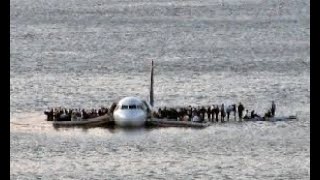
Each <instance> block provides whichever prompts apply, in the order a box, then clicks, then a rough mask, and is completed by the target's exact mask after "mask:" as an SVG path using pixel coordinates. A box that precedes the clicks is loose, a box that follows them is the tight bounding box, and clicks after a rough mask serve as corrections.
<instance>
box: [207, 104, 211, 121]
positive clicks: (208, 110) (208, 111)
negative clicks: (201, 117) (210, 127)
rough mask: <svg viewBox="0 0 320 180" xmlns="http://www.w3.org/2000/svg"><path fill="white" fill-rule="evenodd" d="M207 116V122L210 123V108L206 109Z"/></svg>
mask: <svg viewBox="0 0 320 180" xmlns="http://www.w3.org/2000/svg"><path fill="white" fill-rule="evenodd" d="M207 115H208V121H210V119H211V110H210V107H208V109H207Z"/></svg>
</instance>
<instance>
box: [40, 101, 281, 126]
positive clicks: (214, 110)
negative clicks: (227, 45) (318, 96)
mask: <svg viewBox="0 0 320 180" xmlns="http://www.w3.org/2000/svg"><path fill="white" fill-rule="evenodd" d="M115 106H116V104H115V103H113V104H112V106H111V107H110V110H109V109H108V108H104V107H101V108H100V109H98V110H97V109H91V110H85V109H82V110H81V109H66V108H51V109H50V110H47V111H45V112H44V114H46V115H47V120H48V121H78V120H82V119H90V118H95V117H98V116H102V115H105V114H107V113H111V114H112V112H113V110H114V108H115ZM245 110H246V113H245V115H243V112H244V111H245ZM275 111H276V105H275V103H274V101H272V105H271V108H270V109H269V110H268V111H267V112H266V113H265V114H264V116H263V117H261V116H260V115H258V114H256V113H255V111H254V110H252V111H251V112H250V114H249V110H248V109H245V107H244V106H243V104H242V103H241V102H240V103H239V105H238V106H237V105H236V104H232V105H229V106H228V107H225V105H224V104H221V105H220V106H219V105H217V104H215V105H212V106H207V107H205V106H202V107H200V106H198V107H193V106H188V107H177V108H173V107H170V108H167V107H164V108H159V109H158V111H155V112H153V117H156V118H159V119H175V120H178V121H193V122H203V121H205V120H207V121H209V122H219V119H220V122H225V121H229V119H230V116H231V115H233V117H234V119H235V120H236V119H237V113H238V119H239V120H240V121H241V120H243V119H244V120H245V119H251V118H268V117H274V115H275ZM219 117H220V118H219Z"/></svg>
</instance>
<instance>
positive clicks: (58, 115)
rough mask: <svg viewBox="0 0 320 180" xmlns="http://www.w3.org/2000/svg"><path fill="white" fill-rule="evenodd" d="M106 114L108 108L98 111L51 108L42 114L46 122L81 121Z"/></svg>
mask: <svg viewBox="0 0 320 180" xmlns="http://www.w3.org/2000/svg"><path fill="white" fill-rule="evenodd" d="M107 113H108V108H104V107H101V108H100V109H98V110H97V109H91V110H85V109H82V110H81V109H66V108H51V109H50V110H47V111H45V112H44V114H45V115H47V120H48V121H79V120H82V119H90V118H95V117H98V116H102V115H105V114H107Z"/></svg>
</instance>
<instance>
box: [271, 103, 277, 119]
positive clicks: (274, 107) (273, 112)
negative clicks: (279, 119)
mask: <svg viewBox="0 0 320 180" xmlns="http://www.w3.org/2000/svg"><path fill="white" fill-rule="evenodd" d="M275 112H276V105H275V104H274V103H272V106H271V116H272V117H274V115H275Z"/></svg>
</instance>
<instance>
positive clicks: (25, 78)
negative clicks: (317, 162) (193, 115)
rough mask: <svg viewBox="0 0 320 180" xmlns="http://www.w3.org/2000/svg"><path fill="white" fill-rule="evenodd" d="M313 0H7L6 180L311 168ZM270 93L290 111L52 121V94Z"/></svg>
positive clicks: (87, 100)
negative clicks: (144, 123)
mask: <svg viewBox="0 0 320 180" xmlns="http://www.w3.org/2000/svg"><path fill="white" fill-rule="evenodd" d="M309 9H310V3H309V2H308V1H307V2H306V1H302V0H295V1H290V2H289V1H288V2H287V1H274V0H271V1H250V0H242V1H234V0H225V1H206V0H205V1H200V2H198V1H165V0H164V1H142V0H140V1H120V0H112V1H108V3H106V2H104V1H99V0H93V1H82V0H80V1H79V0H77V1H71V0H70V1H62V0H54V1H37V0H11V1H10V21H11V22H10V35H11V36H10V112H11V113H10V130H11V134H10V149H11V151H10V162H11V164H10V177H11V179H156V178H158V179H309V178H310V170H309V168H310V147H309V146H310V107H309V106H310V85H309V84H310V44H309V40H310V22H309V21H310V16H309V12H310V11H309ZM152 59H153V60H154V61H155V87H154V90H155V105H156V106H164V105H167V106H175V105H189V104H191V105H196V106H197V105H208V104H212V103H215V104H221V103H231V102H239V101H241V102H242V103H243V104H244V105H245V107H247V108H249V109H255V110H256V111H257V112H258V113H263V112H264V111H265V110H266V109H267V108H268V107H269V106H270V104H271V100H275V101H276V104H277V112H276V113H277V114H278V115H279V116H282V115H297V116H298V117H299V119H298V120H296V121H290V122H275V123H268V122H247V123H237V122H231V123H226V124H215V125H213V126H211V127H208V128H206V129H203V130H195V129H189V128H158V129H138V130H133V131H128V130H122V129H107V128H94V129H58V130H56V129H54V128H53V127H52V125H51V124H50V123H48V122H46V121H44V119H45V117H44V115H43V111H44V110H45V109H46V108H47V107H56V106H63V107H74V108H98V107H100V106H102V105H104V106H109V105H111V103H112V102H114V101H117V100H119V99H120V98H122V97H125V96H128V95H135V96H140V97H142V98H145V99H147V98H148V93H149V83H150V82H149V80H150V77H149V73H150V65H151V60H152Z"/></svg>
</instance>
